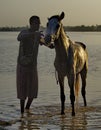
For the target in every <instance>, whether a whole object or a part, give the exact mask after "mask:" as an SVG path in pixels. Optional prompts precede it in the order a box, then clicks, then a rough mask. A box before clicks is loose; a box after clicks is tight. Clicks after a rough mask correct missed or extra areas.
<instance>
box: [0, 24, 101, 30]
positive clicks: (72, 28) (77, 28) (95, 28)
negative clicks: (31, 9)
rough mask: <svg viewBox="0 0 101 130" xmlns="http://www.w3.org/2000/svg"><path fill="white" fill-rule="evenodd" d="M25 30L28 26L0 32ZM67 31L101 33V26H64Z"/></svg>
mask: <svg viewBox="0 0 101 130" xmlns="http://www.w3.org/2000/svg"><path fill="white" fill-rule="evenodd" d="M25 28H28V26H26V27H0V31H21V30H23V29H25ZM44 29H45V27H41V30H44ZM64 29H65V31H75V32H80V31H82V32H84V31H85V32H87V31H89V32H90V31H97V32H100V31H101V25H95V26H94V25H92V26H85V25H81V26H64Z"/></svg>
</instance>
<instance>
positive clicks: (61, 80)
mask: <svg viewBox="0 0 101 130" xmlns="http://www.w3.org/2000/svg"><path fill="white" fill-rule="evenodd" d="M58 79H59V84H60V98H61V115H63V114H65V113H64V109H65V94H64V77H62V76H60V75H58Z"/></svg>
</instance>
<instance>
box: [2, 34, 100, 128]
mask: <svg viewBox="0 0 101 130" xmlns="http://www.w3.org/2000/svg"><path fill="white" fill-rule="evenodd" d="M18 33H19V32H0V122H2V121H3V122H6V125H5V124H4V125H3V124H2V123H0V129H1V130H4V129H6V130H37V129H40V130H100V129H101V87H100V84H101V32H68V33H67V35H69V37H70V38H71V40H73V41H81V42H84V43H85V44H86V46H87V50H88V54H89V70H88V76H87V88H86V91H87V102H88V106H87V107H86V108H85V107H83V100H82V96H81V94H80V95H79V106H78V107H77V108H76V116H75V117H72V116H71V106H70V99H69V87H68V82H67V79H65V95H66V107H65V109H66V110H65V113H66V114H65V115H64V116H61V115H60V94H59V93H60V88H59V85H57V84H56V79H55V69H54V65H53V62H54V57H55V51H54V49H52V50H51V49H49V48H46V47H45V46H40V47H39V55H38V75H39V93H38V98H37V99H35V100H34V101H33V104H32V106H31V112H30V113H25V117H24V118H23V119H21V118H20V106H19V100H18V99H17V98H16V60H17V55H18V47H19V42H18V41H17V39H16V38H17V35H18Z"/></svg>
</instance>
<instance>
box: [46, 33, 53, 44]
mask: <svg viewBox="0 0 101 130" xmlns="http://www.w3.org/2000/svg"><path fill="white" fill-rule="evenodd" d="M54 40H55V37H54V35H46V36H45V43H46V44H51V43H52V44H53V43H54Z"/></svg>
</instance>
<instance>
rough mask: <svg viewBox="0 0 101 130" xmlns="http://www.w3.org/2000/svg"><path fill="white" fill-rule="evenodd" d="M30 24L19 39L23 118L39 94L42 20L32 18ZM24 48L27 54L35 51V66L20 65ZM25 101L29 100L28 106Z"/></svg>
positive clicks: (19, 87)
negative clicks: (39, 49)
mask: <svg viewBox="0 0 101 130" xmlns="http://www.w3.org/2000/svg"><path fill="white" fill-rule="evenodd" d="M29 24H30V27H29V29H26V30H23V31H21V32H20V33H19V35H18V37H17V40H18V41H20V47H19V55H18V61H17V98H19V99H20V108H21V117H23V114H24V107H25V109H27V110H29V108H30V106H31V103H32V101H33V99H34V98H37V94H38V74H37V55H38V48H39V43H40V37H41V33H40V32H39V27H40V18H39V17H38V16H32V17H31V18H30V19H29ZM35 41H37V42H35ZM33 45H34V51H33ZM22 47H23V51H24V53H25V54H28V53H31V51H33V53H34V54H33V59H34V63H33V65H29V66H23V65H21V64H20V60H19V59H20V57H21V55H22V51H21V48H22ZM25 100H27V103H26V105H25Z"/></svg>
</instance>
